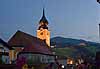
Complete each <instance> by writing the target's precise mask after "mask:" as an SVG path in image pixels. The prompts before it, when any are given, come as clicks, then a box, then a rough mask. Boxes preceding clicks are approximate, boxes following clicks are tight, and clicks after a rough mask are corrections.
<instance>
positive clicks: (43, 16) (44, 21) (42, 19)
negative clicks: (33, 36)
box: [39, 8, 48, 25]
mask: <svg viewBox="0 0 100 69" xmlns="http://www.w3.org/2000/svg"><path fill="white" fill-rule="evenodd" d="M39 23H40V24H41V23H43V24H46V25H47V24H48V20H47V19H46V17H45V10H44V8H43V15H42V18H41V19H40V21H39Z"/></svg>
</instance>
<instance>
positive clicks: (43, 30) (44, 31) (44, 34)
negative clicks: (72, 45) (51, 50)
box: [37, 8, 50, 47]
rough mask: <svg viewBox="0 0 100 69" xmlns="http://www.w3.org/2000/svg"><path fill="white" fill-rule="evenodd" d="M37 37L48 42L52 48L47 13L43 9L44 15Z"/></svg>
mask: <svg viewBox="0 0 100 69" xmlns="http://www.w3.org/2000/svg"><path fill="white" fill-rule="evenodd" d="M37 37H38V38H40V39H42V40H43V41H45V42H46V44H47V45H48V47H50V31H49V30H48V21H47V19H46V17H45V11H44V8H43V15H42V18H41V19H40V21H39V27H38V30H37Z"/></svg>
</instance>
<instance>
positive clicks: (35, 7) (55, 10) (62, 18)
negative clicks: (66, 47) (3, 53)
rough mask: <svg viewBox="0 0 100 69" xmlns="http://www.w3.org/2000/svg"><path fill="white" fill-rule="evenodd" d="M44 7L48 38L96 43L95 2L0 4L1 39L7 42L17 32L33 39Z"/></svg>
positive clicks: (99, 10) (4, 0)
mask: <svg viewBox="0 0 100 69" xmlns="http://www.w3.org/2000/svg"><path fill="white" fill-rule="evenodd" d="M43 6H44V8H45V15H46V18H47V20H48V22H49V30H50V31H51V37H55V36H62V37H66V38H76V39H85V40H89V41H94V42H97V41H99V35H98V24H99V23H100V4H98V3H97V2H96V0H0V38H2V39H3V40H5V41H8V40H9V39H10V38H11V37H12V36H13V35H14V34H15V32H16V31H17V30H21V31H24V32H26V33H28V34H31V35H33V36H36V30H37V28H38V24H39V23H38V22H39V20H40V19H41V17H42V9H43Z"/></svg>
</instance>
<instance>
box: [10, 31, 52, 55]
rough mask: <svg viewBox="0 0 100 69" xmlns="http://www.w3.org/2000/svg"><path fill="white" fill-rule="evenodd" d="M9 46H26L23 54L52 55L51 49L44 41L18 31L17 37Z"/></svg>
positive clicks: (11, 40) (13, 38)
mask: <svg viewBox="0 0 100 69" xmlns="http://www.w3.org/2000/svg"><path fill="white" fill-rule="evenodd" d="M8 44H9V45H10V46H14V47H15V46H24V49H23V52H39V53H44V54H52V53H51V50H50V48H48V46H47V44H46V43H45V42H44V41H42V40H41V39H39V38H37V37H34V36H32V35H29V34H27V33H24V32H21V31H17V32H16V33H15V35H14V36H13V37H12V38H11V39H10V40H9V41H8Z"/></svg>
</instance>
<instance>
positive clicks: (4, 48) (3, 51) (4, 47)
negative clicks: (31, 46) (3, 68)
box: [0, 39, 13, 64]
mask: <svg viewBox="0 0 100 69" xmlns="http://www.w3.org/2000/svg"><path fill="white" fill-rule="evenodd" d="M12 50H13V48H11V47H10V46H9V45H8V44H7V43H6V42H5V41H3V40H2V39H0V64H9V63H11V60H10V53H11V51H12Z"/></svg>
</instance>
